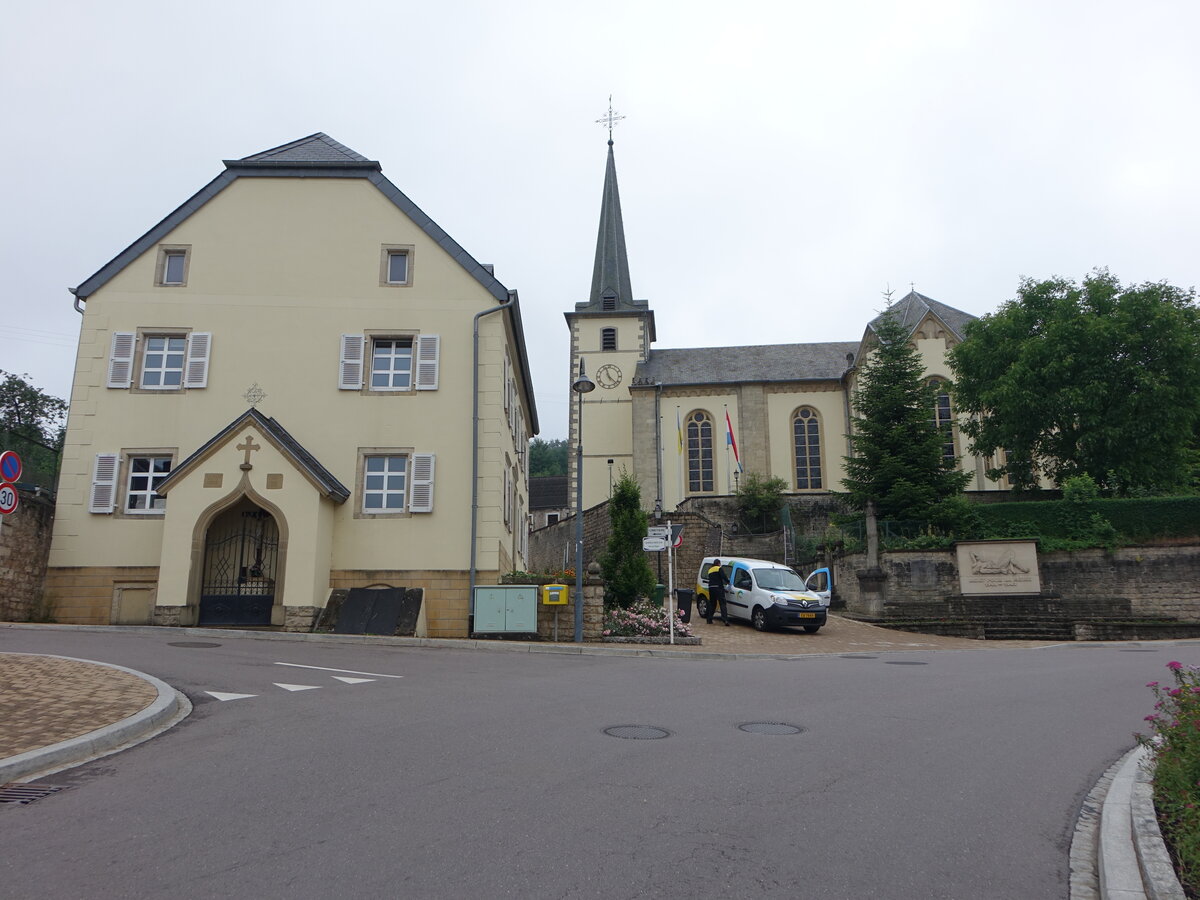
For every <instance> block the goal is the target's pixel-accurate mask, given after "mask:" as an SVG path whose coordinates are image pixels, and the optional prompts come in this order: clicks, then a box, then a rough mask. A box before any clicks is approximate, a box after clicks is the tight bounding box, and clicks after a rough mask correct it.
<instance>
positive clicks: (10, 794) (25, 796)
mask: <svg viewBox="0 0 1200 900" xmlns="http://www.w3.org/2000/svg"><path fill="white" fill-rule="evenodd" d="M62 789H63V786H61V785H60V786H55V785H51V784H6V785H4V787H0V803H20V804H21V805H25V804H27V803H32V802H33V801H34V800H41V799H42V798H43V797H49V796H50V795H51V794H53V793H55V792H56V791H61V790H62Z"/></svg>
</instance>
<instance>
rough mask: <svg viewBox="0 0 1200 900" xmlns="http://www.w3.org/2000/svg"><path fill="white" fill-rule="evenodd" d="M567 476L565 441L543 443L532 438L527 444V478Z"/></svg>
mask: <svg viewBox="0 0 1200 900" xmlns="http://www.w3.org/2000/svg"><path fill="white" fill-rule="evenodd" d="M566 474H567V442H566V441H565V440H557V441H543V440H542V439H541V438H534V439H533V440H532V441H530V442H529V477H530V478H536V477H538V476H540V475H566Z"/></svg>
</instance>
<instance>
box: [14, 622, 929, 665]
mask: <svg viewBox="0 0 1200 900" xmlns="http://www.w3.org/2000/svg"><path fill="white" fill-rule="evenodd" d="M0 628H13V629H30V630H41V631H64V630H69V631H84V632H97V633H103V634H112V633H113V632H124V633H127V634H157V635H189V636H193V637H196V636H198V637H208V638H235V637H236V638H250V639H252V640H257V641H329V642H334V643H339V644H372V645H383V646H392V647H422V648H432V647H439V648H442V649H445V650H482V651H485V652H491V653H560V654H567V655H574V656H654V657H662V658H667V659H709V660H711V659H803V658H805V657H817V656H840V655H841V654H843V653H845V652H846V651H845V650H829V651H822V652H818V653H718V652H714V651H704V650H674V649H671V646H670V645H669V644H664V645H646V644H598V643H583V644H551V643H543V642H534V641H505V640H481V639H478V638H416V637H388V636H386V635H378V634H329V633H324V632H323V633H312V632H307V631H243V630H239V629H236V628H195V627H191V628H176V627H174V626H170V627H168V626H162V625H47V624H41V623H31V622H0ZM871 652H879V653H882V652H888V653H921V652H926V648H911V649H904V650H899V649H898V650H887V651H882V650H880V651H871Z"/></svg>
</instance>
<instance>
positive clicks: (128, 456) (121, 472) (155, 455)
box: [112, 447, 179, 522]
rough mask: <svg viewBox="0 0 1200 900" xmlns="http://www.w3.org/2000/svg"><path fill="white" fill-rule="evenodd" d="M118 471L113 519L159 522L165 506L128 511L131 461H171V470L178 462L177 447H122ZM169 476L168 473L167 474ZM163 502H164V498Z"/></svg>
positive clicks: (119, 454)
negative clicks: (167, 459)
mask: <svg viewBox="0 0 1200 900" xmlns="http://www.w3.org/2000/svg"><path fill="white" fill-rule="evenodd" d="M117 457H118V459H119V469H118V475H117V485H116V489H117V490H116V492H117V504H116V507H115V508H114V509H113V511H112V515H113V517H114V518H118V519H139V520H142V521H149V522H161V521H162V520H163V517H164V516H166V514H167V509H166V506H165V505H164V506H162V507H161V508H159V509H146V510H130V509H129V479H130V478H132V477H133V460H134V459H135V458H149V459H163V458H169V459H170V460H171V469H172V470H173V469H174V468H175V463H176V462H177V461H178V460H179V448H178V447H122V448H121V449H120V450H119V451H118V453H117ZM168 474H170V473H168ZM163 500H166V498H165V497H164V498H163Z"/></svg>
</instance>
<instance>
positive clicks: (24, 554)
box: [0, 490, 54, 622]
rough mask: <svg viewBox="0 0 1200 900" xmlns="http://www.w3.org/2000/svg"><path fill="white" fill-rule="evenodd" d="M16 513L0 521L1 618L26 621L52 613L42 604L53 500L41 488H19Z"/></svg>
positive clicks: (52, 520) (46, 616) (52, 521)
mask: <svg viewBox="0 0 1200 900" xmlns="http://www.w3.org/2000/svg"><path fill="white" fill-rule="evenodd" d="M17 493H18V494H19V496H20V499H19V503H18V506H17V509H16V511H15V512H13V513H11V514H9V515H7V516H3V517H2V518H3V521H2V522H0V620H2V621H5V622H28V621H30V620H31V619H46V618H49V617H50V615H51V613H50V612H49V611H48V610H46V609H45V608H44V607H43V606H42V585H43V583H44V581H45V577H46V557H47V556H48V555H49V553H50V533H51V530H52V528H53V524H54V501H53V500H51V499H50V497H49V496H48V495H46V494H44V493H42V492H41V491H26V490H18V491H17Z"/></svg>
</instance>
